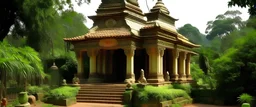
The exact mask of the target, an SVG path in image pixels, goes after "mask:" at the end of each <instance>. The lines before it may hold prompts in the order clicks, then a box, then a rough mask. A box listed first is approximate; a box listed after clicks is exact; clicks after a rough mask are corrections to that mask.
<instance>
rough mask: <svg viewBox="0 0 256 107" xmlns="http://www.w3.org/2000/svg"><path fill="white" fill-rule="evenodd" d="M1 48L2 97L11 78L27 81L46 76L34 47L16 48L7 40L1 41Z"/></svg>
mask: <svg viewBox="0 0 256 107" xmlns="http://www.w3.org/2000/svg"><path fill="white" fill-rule="evenodd" d="M0 48H1V50H0V74H1V75H0V77H1V93H0V94H1V96H0V97H6V96H5V95H6V94H5V93H6V82H7V81H8V80H10V79H13V80H17V81H20V82H25V83H26V82H27V81H29V80H38V79H43V78H44V77H45V76H46V75H45V73H44V72H43V66H42V63H41V59H40V58H39V55H38V53H37V52H36V51H35V50H34V49H32V48H30V47H19V48H16V47H13V46H11V45H9V44H8V43H6V42H0ZM7 78H8V79H7ZM20 84H24V83H20ZM2 95H3V96H2Z"/></svg>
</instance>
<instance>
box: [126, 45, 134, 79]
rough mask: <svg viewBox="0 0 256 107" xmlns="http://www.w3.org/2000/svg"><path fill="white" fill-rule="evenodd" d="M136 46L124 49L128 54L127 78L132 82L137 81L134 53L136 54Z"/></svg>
mask: <svg viewBox="0 0 256 107" xmlns="http://www.w3.org/2000/svg"><path fill="white" fill-rule="evenodd" d="M135 49H136V48H134V47H131V48H126V49H124V52H125V55H126V80H125V81H130V82H132V83H134V82H135V77H134V54H135Z"/></svg>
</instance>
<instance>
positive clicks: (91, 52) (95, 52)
mask: <svg viewBox="0 0 256 107" xmlns="http://www.w3.org/2000/svg"><path fill="white" fill-rule="evenodd" d="M98 53H99V50H98V49H88V50H87V55H88V56H89V57H92V56H97V55H98Z"/></svg>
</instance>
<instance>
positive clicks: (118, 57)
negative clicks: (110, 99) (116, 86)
mask: <svg viewBox="0 0 256 107" xmlns="http://www.w3.org/2000/svg"><path fill="white" fill-rule="evenodd" d="M112 63H113V72H112V77H113V78H112V82H124V80H125V77H126V55H125V53H124V50H122V49H118V50H115V51H114V54H113V62H112Z"/></svg>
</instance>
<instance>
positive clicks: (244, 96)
mask: <svg viewBox="0 0 256 107" xmlns="http://www.w3.org/2000/svg"><path fill="white" fill-rule="evenodd" d="M252 100H253V97H252V96H251V95H249V94H247V93H243V94H241V95H240V96H239V97H238V102H240V103H249V104H251V103H252Z"/></svg>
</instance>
